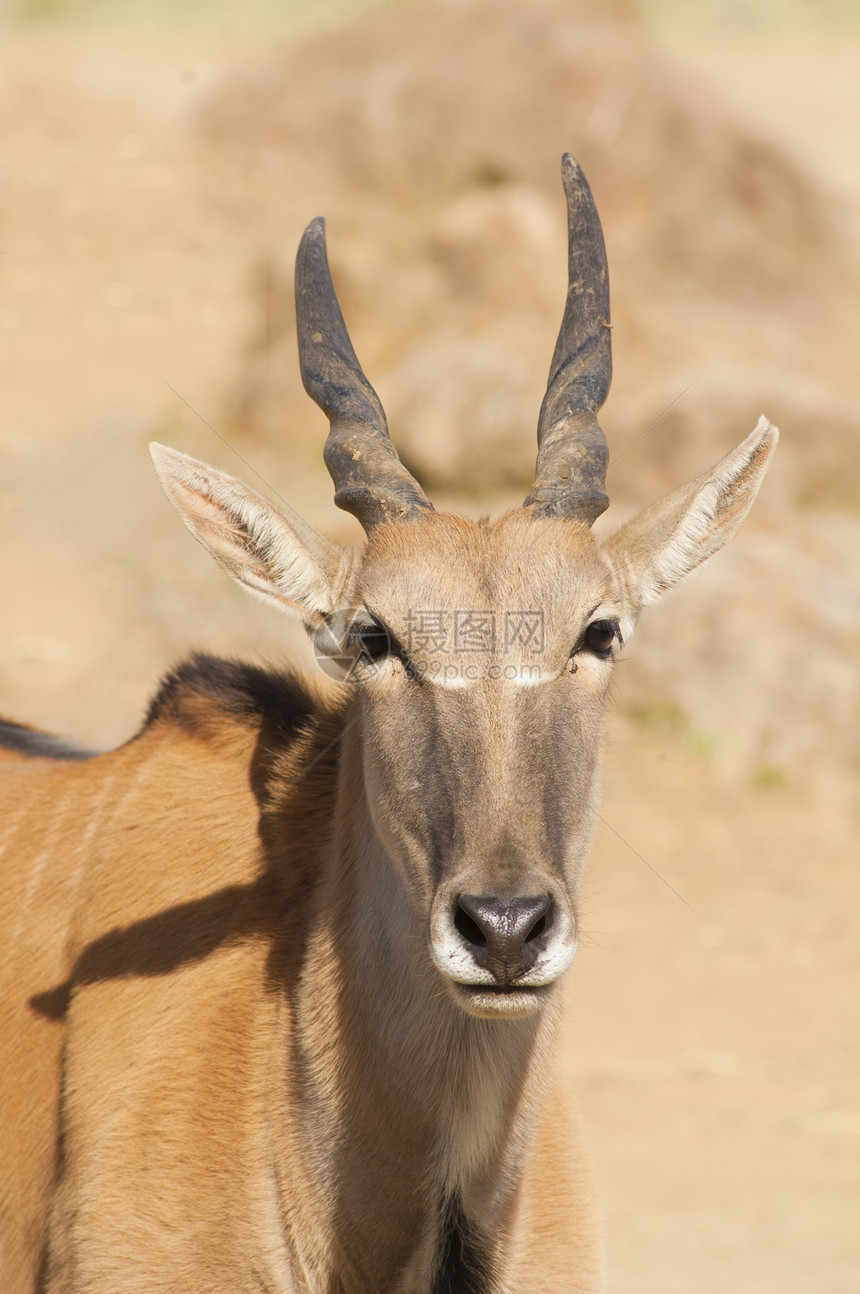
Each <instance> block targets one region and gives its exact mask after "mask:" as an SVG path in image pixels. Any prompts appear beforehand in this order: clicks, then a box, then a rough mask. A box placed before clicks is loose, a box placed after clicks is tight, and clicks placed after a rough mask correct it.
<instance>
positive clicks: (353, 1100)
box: [0, 157, 776, 1294]
mask: <svg viewBox="0 0 860 1294" xmlns="http://www.w3.org/2000/svg"><path fill="white" fill-rule="evenodd" d="M563 178H564V182H565V189H566V193H567V199H568V212H569V230H570V239H569V244H570V252H569V262H570V288H569V293H568V302H567V307H566V309H565V314H564V320H563V323H562V328H561V334H560V336H559V341H558V345H557V348H556V353H555V356H554V359H553V365H552V368H551V372H550V382H549V387H548V391H547V396H546V398H545V400H544V405H543V408H542V411H541V419H540V424H539V432H538V437H539V455H538V465H537V472H536V483H535V487H534V488H533V490H532V492H531V493H530V495H529V497H528V498H527V500H526V502H525V504H524V505H523V507H522V508H520V509H517V510H515V511H513V512H510V513H508V514H506V515H504V516H502V517H501V518H500V519H499V520H497V521H495V522H476V521H469V520H464V519H462V518H458V517H454V516H448V515H443V514H439V513H436V512H435V511H434V510H433V508H432V505H431V504H430V502H429V501H428V500H427V498H426V497H425V496H424V494H423V493H422V491H421V490H420V488H419V486H418V485H417V484H416V482H415V481H414V480H413V479H412V478H411V477H410V476H409V475H408V473H407V472H406V471H405V469H404V468H403V467H402V465H401V464H400V462H399V460H398V459H397V456H396V454H395V452H394V450H393V448H392V446H391V442H390V440H389V439H388V435H387V429H386V426H385V419H384V414H383V413H382V409H381V406H380V404H379V401H378V399H377V397H376V394H375V392H374V391H373V389H372V388H371V387H370V385H369V383H368V382H367V379H366V377H365V376H364V374H363V373H362V371H361V369H360V367H359V365H358V361H357V360H356V358H355V355H354V352H353V350H352V347H351V344H350V342H349V338H348V336H347V334H346V329H345V326H344V323H343V319H342V316H341V314H340V310H339V307H338V305H337V301H336V298H335V296H334V290H333V287H332V285H331V280H330V277H329V274H328V267H327V263H326V257H325V244H324V235H323V228H322V224H321V222H314V224H313V225H311V226H310V227H309V229H308V231H307V232H306V234H305V237H304V239H303V241H302V245H301V248H300V252H299V260H298V266H297V279H296V289H297V309H298V320H299V349H300V360H301V364H302V373H303V378H304V381H305V386H306V388H307V389H308V391H309V393H310V394H311V395H312V396H313V398H314V399H315V400H317V402H318V403H319V404H320V405H321V406H322V407H323V408H324V409H325V411H326V412H327V414H328V415H329V418H330V421H331V433H330V436H329V440H328V443H327V448H326V461H327V463H328V466H329V469H330V471H331V473H332V476H333V477H334V479H335V483H336V485H337V488H338V493H337V495H336V502H338V503H339V504H340V505H341V506H343V507H346V508H348V509H350V510H351V511H353V512H354V513H355V514H356V515H357V516H358V517H359V518H360V520H361V521H362V523H363V525H364V527H365V529H366V531H367V534H368V540H367V545H366V547H365V549H364V550H363V551H362V552H361V553H360V554H358V555H357V556H352V557H349V556H347V555H345V554H344V553H342V552H340V551H339V550H336V549H334V548H333V547H332V546H331V545H329V544H328V543H326V542H325V541H324V540H322V539H321V538H320V537H319V536H318V535H317V534H316V533H315V532H314V531H312V530H311V529H310V528H309V527H307V526H306V525H305V524H304V523H302V522H301V521H299V520H297V519H292V520H287V519H285V518H284V517H282V516H281V515H279V514H278V513H277V512H276V511H275V510H274V509H273V508H272V507H271V506H270V505H269V504H268V503H267V502H266V501H265V500H263V499H262V498H261V497H260V496H258V495H257V494H255V493H254V492H253V491H251V490H249V489H248V488H247V487H245V486H244V485H242V484H241V483H240V482H238V481H235V480H233V479H232V478H230V477H227V476H225V475H224V474H222V473H220V472H217V471H215V470H214V469H211V468H208V467H206V466H205V465H204V464H201V463H198V462H196V461H195V460H192V459H189V458H187V457H185V456H184V455H181V454H178V453H176V452H175V451H172V450H167V449H164V448H160V447H154V457H155V462H156V468H157V470H158V472H159V475H160V477H161V480H162V483H163V484H164V486H165V489H166V491H167V493H168V495H169V497H170V498H171V500H172V502H173V503H174V504H175V505H176V507H177V508H178V510H179V511H180V514H181V515H182V517H183V519H184V520H185V522H186V524H187V525H188V526H189V528H190V529H191V530H192V532H193V533H194V534H195V535H196V536H197V538H198V539H200V540H201V541H202V542H203V543H205V544H206V545H207V547H208V548H209V549H210V550H211V551H212V553H213V554H214V556H215V557H216V559H217V560H218V561H219V562H220V563H221V564H222V565H223V566H224V567H225V568H226V569H227V570H228V571H229V572H230V573H231V574H232V575H233V576H234V577H235V578H236V579H238V580H239V581H240V582H242V583H243V584H245V585H246V586H247V587H248V588H250V589H251V591H253V592H255V593H256V594H257V595H258V596H261V597H263V598H264V599H266V600H267V601H269V602H270V603H272V604H273V605H275V606H276V607H277V608H279V609H280V610H283V611H287V612H288V613H290V614H292V615H294V616H299V617H301V619H302V620H303V621H304V623H305V624H306V625H307V626H308V628H309V630H310V631H311V632H312V633H313V634H314V635H315V638H316V641H317V643H318V645H319V647H320V650H321V651H323V652H326V653H328V654H330V655H331V656H332V657H337V658H338V659H339V660H340V662H341V669H342V672H343V673H344V674H345V675H346V676H348V678H347V681H344V682H332V681H331V680H330V679H327V678H326V677H325V676H324V675H323V674H322V672H321V673H320V676H319V679H318V680H316V681H314V680H311V679H308V678H306V677H303V676H301V675H298V674H284V675H275V674H271V673H266V672H263V671H261V670H258V669H255V668H252V667H250V666H243V665H238V664H234V663H230V662H224V661H217V660H214V659H211V658H208V657H198V658H195V659H194V660H192V661H190V662H188V663H186V664H185V665H183V666H181V667H180V668H179V669H178V670H176V671H175V672H174V673H173V674H172V675H170V676H169V677H168V678H167V679H166V680H165V682H164V683H163V684H162V686H161V689H160V691H159V692H158V694H157V696H156V698H155V700H154V702H153V704H152V706H151V709H150V713H149V716H148V719H147V721H146V723H145V725H144V727H143V728H142V730H141V731H140V733H139V734H138V735H137V736H136V737H134V738H133V739H132V740H131V741H130V742H128V743H127V744H126V745H124V746H122V747H120V748H119V749H118V750H114V751H110V752H108V753H104V754H98V755H95V756H91V757H86V756H85V752H79V751H76V750H75V749H74V748H72V747H68V746H65V745H63V744H62V743H60V742H58V741H57V739H54V738H50V737H48V736H46V735H44V734H40V733H36V732H33V731H32V730H30V729H25V728H22V727H19V726H17V725H14V724H5V725H0V775H2V777H0V785H2V797H0V799H2V809H0V814H2V816H0V863H2V873H0V885H2V892H0V904H2V906H0V912H2V921H3V923H4V928H3V933H2V945H0V947H2V954H0V956H2V973H3V980H2V994H0V1012H2V1018H0V1045H2V1047H3V1049H4V1052H5V1054H4V1056H3V1058H2V1061H0V1111H2V1116H0V1117H2V1147H0V1151H2V1160H0V1208H1V1209H2V1224H0V1271H2V1287H3V1289H4V1290H5V1291H6V1292H7V1294H29V1292H30V1291H37V1290H39V1291H45V1292H46V1294H108V1292H109V1291H110V1292H111V1294H120V1292H121V1294H143V1292H144V1291H146V1292H147V1294H162V1292H167V1291H170V1292H171V1294H179V1292H180V1291H182V1294H222V1292H223V1294H228V1291H229V1294H245V1292H246V1291H249V1292H250V1291H262V1290H265V1291H278V1292H279V1294H287V1292H289V1294H298V1292H299V1291H306V1292H308V1294H310V1292H313V1294H359V1292H361V1294H368V1292H372V1294H388V1292H389V1291H391V1292H396V1294H419V1292H420V1294H453V1292H454V1291H459V1292H460V1294H518V1292H519V1291H526V1290H528V1291H529V1292H530V1294H531V1292H534V1294H540V1292H544V1294H550V1292H553V1291H555V1292H557V1294H573V1292H576V1291H582V1292H585V1291H588V1292H589V1294H592V1292H594V1291H597V1290H599V1289H601V1288H602V1282H601V1260H600V1244H599V1239H598V1236H597V1228H596V1226H595V1217H594V1213H595V1209H594V1204H593V1192H592V1188H591V1185H590V1181H589V1174H588V1169H587V1165H586V1162H585V1157H584V1154H583V1151H582V1148H581V1145H580V1138H579V1132H578V1127H577V1123H576V1120H575V1118H574V1116H573V1114H572V1112H571V1111H569V1110H567V1109H566V1107H565V1101H564V1097H563V1092H562V1089H561V1087H560V1084H559V1082H558V1078H557V1075H556V1073H555V1055H556V1050H557V1037H558V1031H559V1024H560V1018H561V985H560V981H561V977H562V975H563V972H564V971H565V969H566V968H567V966H568V965H569V963H570V961H571V959H572V957H573V953H574V950H575V944H576V894H577V888H578V884H579V880H580V875H581V871H582V867H583V863H584V860H585V856H586V853H587V851H588V848H589V843H590V835H591V826H592V819H593V815H594V803H595V780H596V768H597V763H598V756H599V746H600V729H601V715H602V711H603V706H604V702H605V698H606V693H607V688H608V685H609V680H610V677H611V673H612V661H613V657H614V656H615V654H616V653H617V651H618V649H619V647H620V645H621V643H622V641H623V640H626V639H627V638H628V637H629V636H630V634H631V632H632V629H633V626H634V624H635V621H636V619H637V617H638V615H639V612H640V610H641V609H642V607H643V606H644V605H646V604H647V603H649V602H652V601H655V600H656V599H657V598H659V596H660V595H661V594H662V593H663V592H664V591H665V590H666V589H668V588H669V587H671V586H672V585H673V584H674V583H676V582H677V581H678V580H680V579H681V578H683V577H684V576H685V575H686V574H688V573H689V572H690V571H691V570H693V569H694V568H695V567H696V566H697V565H699V564H700V563H701V562H702V561H703V560H705V559H706V558H707V557H709V556H710V555H711V554H712V553H713V552H715V551H716V550H717V549H718V548H719V547H721V546H722V544H723V543H724V542H725V541H726V539H727V538H728V537H729V536H730V535H731V534H732V533H733V532H734V530H735V529H736V528H737V526H738V524H739V523H740V521H741V520H742V518H743V516H744V515H745V513H746V511H747V510H748V508H749V506H750V505H751V503H752V500H753V498H754V497H755V494H756V491H757V489H758V486H759V484H760V481H761V478H762V476H763V473H764V470H765V466H766V462H767V459H768V457H769V455H770V452H771V450H772V448H773V445H774V443H775V440H776V432H775V431H774V429H773V428H771V427H770V426H769V425H768V424H767V423H765V422H764V421H762V422H761V423H760V424H759V427H758V428H757V429H756V431H755V432H754V433H753V434H752V435H751V436H750V437H749V438H748V439H747V440H746V441H744V442H743V444H742V445H741V446H739V448H737V449H736V450H734V451H733V452H732V453H731V454H729V455H728V457H727V458H726V459H724V460H723V462H722V463H720V464H719V465H718V466H717V467H716V468H714V469H713V470H712V471H710V472H708V473H706V474H705V475H704V476H702V477H701V478H699V479H698V480H696V481H694V482H692V483H690V484H689V485H687V486H684V487H683V488H681V489H680V490H677V491H676V492H675V493H674V494H672V495H670V496H668V498H666V499H664V500H663V501H662V502H660V503H659V504H657V505H655V506H654V507H652V508H650V509H648V510H647V511H646V512H644V513H643V514H641V515H640V516H639V517H637V518H635V519H634V520H633V521H630V522H628V523H627V524H626V525H624V526H622V527H621V529H620V530H618V531H616V532H615V534H613V535H612V536H611V537H610V538H609V539H608V540H606V541H605V542H604V543H602V544H600V545H598V544H597V542H596V541H595V538H594V536H593V534H592V531H591V528H590V526H591V523H592V522H593V520H594V518H595V517H596V516H597V515H598V513H599V512H601V511H602V510H603V508H604V507H605V506H606V498H605V495H604V493H603V478H604V475H605V469H606V446H605V441H604V439H603V436H602V433H601V432H600V429H599V427H598V425H597V422H596V413H597V410H598V409H599V408H600V406H601V404H602V403H603V400H604V398H605V396H606V393H607V390H608V386H609V380H610V358H609V338H610V331H609V327H608V324H609V299H608V279H607V274H606V264H605V253H604V250H603V242H602V236H601V233H600V225H599V221H598V218H597V214H596V211H595V209H594V205H593V201H592V198H591V195H590V192H589V190H588V186H587V184H586V182H585V180H584V177H583V176H582V173H581V172H580V170H579V168H578V167H577V165H576V163H575V162H574V161H573V160H572V159H571V158H570V157H566V158H565V159H564V162H563ZM345 609H349V610H348V612H347V611H346V610H345Z"/></svg>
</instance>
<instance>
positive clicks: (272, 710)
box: [143, 652, 316, 740]
mask: <svg viewBox="0 0 860 1294" xmlns="http://www.w3.org/2000/svg"><path fill="white" fill-rule="evenodd" d="M315 708H316V702H315V699H314V698H313V697H312V696H311V694H310V692H309V691H308V689H307V687H306V686H305V685H304V684H303V683H302V681H301V679H300V678H298V677H295V676H294V675H290V674H281V673H278V672H277V671H275V670H266V669H260V668H259V667H258V666H256V665H247V664H245V663H244V662H242V661H235V660H222V659H221V658H220V657H217V656H208V655H206V654H205V653H202V652H200V653H196V654H195V655H194V656H191V657H190V658H189V659H188V660H187V661H183V663H182V664H181V665H178V666H177V667H176V669H174V670H172V671H171V673H169V674H168V675H166V676H165V678H164V679H163V680H162V682H161V685H160V686H159V689H158V691H157V692H156V694H155V696H154V697H153V699H152V702H151V704H150V707H149V711H148V713H147V716H146V720H145V722H144V725H143V731H144V732H145V731H146V730H147V728H150V727H151V726H152V725H153V724H156V723H158V722H160V721H162V720H168V721H171V722H173V723H178V724H180V725H181V726H182V727H184V728H186V729H187V730H189V731H192V732H194V731H201V733H202V731H203V730H205V728H206V725H207V722H208V721H210V720H211V719H212V717H213V715H215V716H217V715H221V716H225V717H227V718H229V719H232V720H233V721H236V722H238V723H240V724H242V723H244V724H247V725H248V726H252V727H259V726H260V725H261V724H262V723H263V722H265V723H266V725H267V726H268V727H270V728H271V729H273V731H274V733H275V734H276V735H277V736H279V737H281V738H283V739H286V740H289V739H291V738H293V737H294V736H295V735H296V733H297V732H299V731H300V730H301V729H302V728H303V727H304V726H305V725H306V724H307V722H308V720H309V719H310V718H311V716H312V715H313V713H314V710H315Z"/></svg>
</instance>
